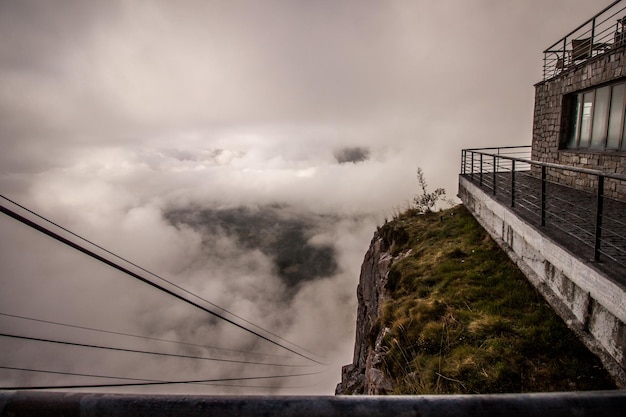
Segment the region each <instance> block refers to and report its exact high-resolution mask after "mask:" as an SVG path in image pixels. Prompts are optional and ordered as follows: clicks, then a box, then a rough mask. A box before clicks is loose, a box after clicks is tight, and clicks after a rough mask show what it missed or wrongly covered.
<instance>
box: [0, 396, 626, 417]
mask: <svg viewBox="0 0 626 417" xmlns="http://www.w3.org/2000/svg"><path fill="white" fill-rule="evenodd" d="M625 410H626V391H601V392H573V393H547V394H496V395H437V396H434V395H431V396H406V397H404V396H403V397H394V396H392V397H379V396H369V397H352V396H346V397H264V396H263V397H262V396H259V397H218V396H211V397H207V396H188V395H184V396H182V395H172V396H166V395H119V394H117V395H116V394H88V393H67V392H20V391H17V392H0V416H7V417H8V416H11V417H20V416H65V417H74V416H76V417H78V416H90V417H99V416H129V417H130V416H133V417H142V416H146V417H148V416H149V417H154V416H191V417H193V416H219V417H235V416H273V417H281V416H290V417H291V416H299V417H313V416H320V417H321V416H324V417H335V416H336V417H351V416H355V417H356V416H358V417H383V416H385V417H387V416H421V417H443V416H448V417H454V416H468V417H473V416H476V417H479V416H480V417H491V416H507V417H522V416H525V417H533V416H537V417H539V416H541V417H545V416H550V417H561V416H563V417H565V416H578V417H586V416H589V417H591V416H593V417H598V416H602V417H623V416H624V412H625Z"/></svg>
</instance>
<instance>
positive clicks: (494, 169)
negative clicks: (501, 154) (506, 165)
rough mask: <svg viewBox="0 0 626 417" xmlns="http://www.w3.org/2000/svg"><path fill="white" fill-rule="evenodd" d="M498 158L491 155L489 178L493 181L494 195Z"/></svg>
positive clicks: (494, 193)
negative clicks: (491, 163) (491, 166)
mask: <svg viewBox="0 0 626 417" xmlns="http://www.w3.org/2000/svg"><path fill="white" fill-rule="evenodd" d="M497 164H498V160H497V159H496V156H495V155H494V156H493V173H492V174H491V178H492V181H493V195H496V173H497V171H498V165H497Z"/></svg>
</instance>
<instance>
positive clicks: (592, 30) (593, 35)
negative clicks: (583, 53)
mask: <svg viewBox="0 0 626 417" xmlns="http://www.w3.org/2000/svg"><path fill="white" fill-rule="evenodd" d="M595 37H596V18H595V17H594V18H593V20H592V21H591V41H590V42H589V57H592V56H593V55H592V54H593V41H594V39H595Z"/></svg>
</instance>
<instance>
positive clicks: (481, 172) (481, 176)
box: [480, 153, 483, 187]
mask: <svg viewBox="0 0 626 417" xmlns="http://www.w3.org/2000/svg"><path fill="white" fill-rule="evenodd" d="M480 186H481V187H482V186H483V154H482V153H481V154H480Z"/></svg>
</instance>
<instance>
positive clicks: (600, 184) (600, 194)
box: [593, 175, 604, 262]
mask: <svg viewBox="0 0 626 417" xmlns="http://www.w3.org/2000/svg"><path fill="white" fill-rule="evenodd" d="M603 206H604V176H603V175H599V176H598V199H597V202H596V239H595V244H594V247H593V260H594V261H596V262H599V261H600V243H601V241H602V209H603Z"/></svg>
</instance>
